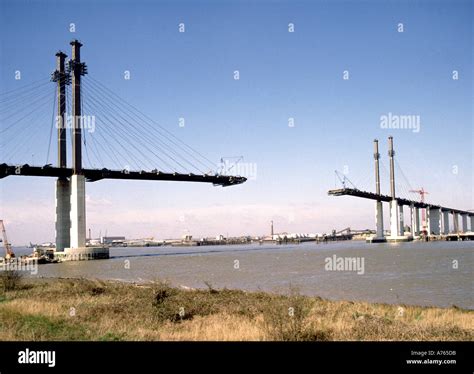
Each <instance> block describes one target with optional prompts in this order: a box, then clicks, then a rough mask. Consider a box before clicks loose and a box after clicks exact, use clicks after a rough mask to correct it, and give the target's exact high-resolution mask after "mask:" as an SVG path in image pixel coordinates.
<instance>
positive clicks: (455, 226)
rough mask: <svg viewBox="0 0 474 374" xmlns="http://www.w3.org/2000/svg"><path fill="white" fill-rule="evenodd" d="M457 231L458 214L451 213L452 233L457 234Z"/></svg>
mask: <svg viewBox="0 0 474 374" xmlns="http://www.w3.org/2000/svg"><path fill="white" fill-rule="evenodd" d="M459 231H460V230H459V214H458V213H454V212H453V232H454V233H455V234H458V233H459Z"/></svg>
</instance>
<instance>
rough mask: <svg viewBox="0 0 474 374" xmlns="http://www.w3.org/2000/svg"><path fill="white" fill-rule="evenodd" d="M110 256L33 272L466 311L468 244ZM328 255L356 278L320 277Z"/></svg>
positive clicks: (469, 298) (470, 286) (471, 303)
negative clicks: (357, 266) (356, 261)
mask: <svg viewBox="0 0 474 374" xmlns="http://www.w3.org/2000/svg"><path fill="white" fill-rule="evenodd" d="M15 251H16V253H17V255H19V254H24V253H30V252H31V249H27V248H17V249H16V250H15ZM110 254H111V257H112V258H111V259H110V260H100V261H81V262H65V263H61V264H49V265H40V266H39V271H38V275H37V276H41V277H86V278H100V279H114V280H123V281H148V280H158V279H161V280H168V281H169V282H171V283H172V284H174V285H180V286H187V287H199V288H202V287H206V285H205V283H204V282H209V283H210V284H212V285H213V286H214V287H216V288H223V287H227V288H239V289H245V290H264V291H274V292H288V290H289V288H290V286H296V287H297V288H298V289H299V290H300V292H301V293H304V294H308V295H315V296H321V297H323V298H328V299H332V300H365V301H370V302H386V303H393V304H395V303H396V304H398V303H404V304H412V305H436V306H442V307H446V306H451V305H453V304H454V305H457V306H460V307H464V308H469V309H474V293H473V290H474V277H473V264H474V261H473V260H474V255H473V254H474V242H467V241H466V242H431V243H424V242H412V243H400V244H386V243H383V244H366V243H364V242H356V241H347V242H339V243H329V244H316V243H314V242H309V243H304V244H299V245H270V244H267V245H258V244H255V245H229V246H208V247H181V248H178V247H154V248H111V250H110ZM333 255H336V256H338V257H363V258H364V265H365V266H364V267H365V269H364V270H365V272H364V274H361V275H358V274H357V273H356V272H350V271H346V272H341V271H326V270H325V259H326V258H327V257H331V256H333ZM236 260H237V261H238V265H239V268H238V269H235V265H236ZM454 260H457V262H458V268H457V269H455V268H453V261H454ZM128 263H129V265H130V268H129V269H127V268H126V264H128Z"/></svg>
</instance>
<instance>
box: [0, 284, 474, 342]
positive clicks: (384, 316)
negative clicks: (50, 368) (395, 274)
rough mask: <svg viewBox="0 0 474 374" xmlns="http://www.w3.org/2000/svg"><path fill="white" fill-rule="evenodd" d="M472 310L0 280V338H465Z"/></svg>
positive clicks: (469, 336) (473, 322)
mask: <svg viewBox="0 0 474 374" xmlns="http://www.w3.org/2000/svg"><path fill="white" fill-rule="evenodd" d="M473 326H474V312H473V311H466V310H462V309H458V308H454V307H453V308H449V309H441V308H424V307H414V306H403V305H401V306H397V305H385V304H370V303H364V302H343V301H341V302H335V301H327V300H323V299H320V298H314V297H306V296H301V295H299V294H298V293H297V292H295V291H294V290H293V291H289V293H288V294H287V295H275V294H269V293H263V292H244V291H238V290H225V289H224V290H215V289H213V288H212V287H209V288H208V289H207V290H183V289H178V288H173V287H170V286H168V285H167V284H164V283H150V284H146V285H133V284H124V283H116V282H104V281H91V280H72V279H54V280H13V281H12V280H5V279H3V280H2V281H0V340H313V341H314V340H473V338H474V327H473Z"/></svg>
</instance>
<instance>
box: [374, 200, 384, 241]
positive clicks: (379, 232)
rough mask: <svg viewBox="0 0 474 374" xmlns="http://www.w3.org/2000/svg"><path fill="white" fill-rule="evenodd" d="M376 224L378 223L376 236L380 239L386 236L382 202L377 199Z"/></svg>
mask: <svg viewBox="0 0 474 374" xmlns="http://www.w3.org/2000/svg"><path fill="white" fill-rule="evenodd" d="M375 225H376V233H375V236H376V238H378V239H381V238H383V237H384V233H383V210H382V202H381V201H377V203H376V205H375Z"/></svg>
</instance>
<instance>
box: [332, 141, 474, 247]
mask: <svg viewBox="0 0 474 374" xmlns="http://www.w3.org/2000/svg"><path fill="white" fill-rule="evenodd" d="M388 148H389V149H388V156H389V159H390V192H391V193H390V195H382V194H381V192H380V164H379V160H380V153H379V143H378V140H377V139H376V140H374V160H375V193H374V192H368V191H362V190H360V189H358V188H355V186H354V188H346V186H345V184H344V186H343V188H340V189H332V190H329V191H328V194H329V195H332V196H356V197H360V198H363V199H369V200H374V201H375V227H376V234H375V235H374V236H373V237H371V238H370V241H371V242H385V241H390V242H400V241H409V240H413V239H414V238H418V237H424V238H427V239H429V238H432V239H434V238H444V239H446V240H473V239H474V212H471V211H467V210H461V209H455V208H450V207H445V206H442V205H438V204H431V203H430V204H429V203H426V202H422V201H414V200H410V199H406V198H402V197H398V196H397V195H396V191H395V162H394V157H395V151H394V148H393V137H391V136H390V137H389V138H388ZM383 202H387V203H389V209H390V231H389V232H390V234H389V235H385V231H384V222H383V206H382V203H383ZM404 207H408V209H410V228H411V231H409V232H405V223H404V212H403V209H404ZM422 209H424V210H425V211H426V223H425V224H426V228H424V227H421V224H420V211H421V210H422ZM459 217H460V218H461V224H460V223H459ZM450 221H452V223H453V225H452V226H453V230H452V231H450Z"/></svg>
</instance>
